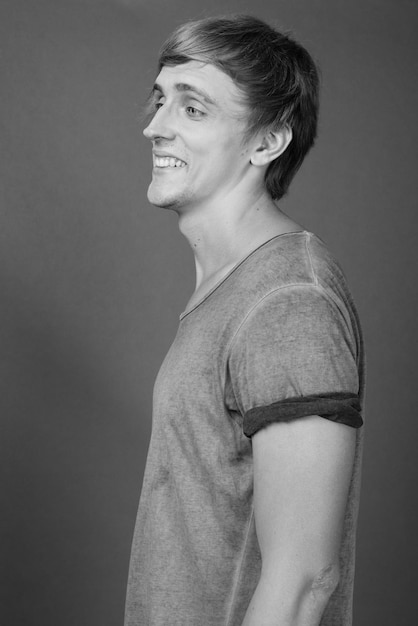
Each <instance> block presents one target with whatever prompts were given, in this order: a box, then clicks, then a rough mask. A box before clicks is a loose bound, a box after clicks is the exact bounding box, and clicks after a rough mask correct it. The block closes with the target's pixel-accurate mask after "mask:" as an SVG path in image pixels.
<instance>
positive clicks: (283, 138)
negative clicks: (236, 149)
mask: <svg viewBox="0 0 418 626" xmlns="http://www.w3.org/2000/svg"><path fill="white" fill-rule="evenodd" d="M291 141H292V129H291V128H290V127H289V126H283V127H282V128H280V129H279V130H277V131H273V130H271V131H268V133H266V134H265V135H263V136H262V138H261V142H260V144H259V145H258V147H257V148H256V149H255V150H254V152H253V154H252V155H251V159H250V160H251V163H252V164H253V165H257V166H259V167H260V166H263V165H268V164H269V163H271V162H272V161H274V160H275V159H277V157H279V156H280V155H281V154H283V152H284V151H285V150H286V148H287V146H288V145H289V143H290V142H291Z"/></svg>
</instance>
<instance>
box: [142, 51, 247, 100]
mask: <svg viewBox="0 0 418 626" xmlns="http://www.w3.org/2000/svg"><path fill="white" fill-rule="evenodd" d="M154 90H158V91H161V92H163V93H165V92H167V91H168V90H174V91H176V92H179V93H180V92H195V93H196V94H198V95H200V97H202V98H203V99H204V100H206V101H207V103H208V104H212V105H217V106H221V105H222V104H223V103H224V102H226V101H228V100H229V101H230V100H231V99H232V100H233V101H235V102H236V103H237V104H239V103H242V92H241V91H240V89H239V88H238V87H237V86H236V85H235V83H234V81H233V80H232V78H230V77H229V76H228V75H227V74H226V73H225V72H223V71H222V70H220V69H218V68H217V67H216V66H215V65H212V64H210V63H203V62H201V61H189V62H188V63H183V64H181V65H164V66H163V67H162V68H161V71H160V73H159V74H158V76H157V78H156V81H155V85H154Z"/></svg>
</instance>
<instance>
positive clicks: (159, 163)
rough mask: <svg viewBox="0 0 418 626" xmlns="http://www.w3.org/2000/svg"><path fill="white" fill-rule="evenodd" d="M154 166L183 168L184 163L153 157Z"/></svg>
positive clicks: (178, 160) (169, 158)
mask: <svg viewBox="0 0 418 626" xmlns="http://www.w3.org/2000/svg"><path fill="white" fill-rule="evenodd" d="M154 164H155V166H156V167H185V165H186V163H185V162H184V161H180V159H176V158H174V157H158V156H154Z"/></svg>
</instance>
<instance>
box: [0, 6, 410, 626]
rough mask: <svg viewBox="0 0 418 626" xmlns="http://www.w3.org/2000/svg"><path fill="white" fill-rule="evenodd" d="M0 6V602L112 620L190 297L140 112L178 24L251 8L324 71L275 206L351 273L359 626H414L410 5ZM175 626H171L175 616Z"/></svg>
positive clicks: (188, 270)
mask: <svg viewBox="0 0 418 626" xmlns="http://www.w3.org/2000/svg"><path fill="white" fill-rule="evenodd" d="M208 6H209V7H210V8H208V9H205V8H204V5H203V3H196V2H193V1H192V0H181V1H178V2H176V1H172V2H169V1H167V0H165V1H164V0H154V1H153V2H152V3H151V2H149V3H145V2H142V3H141V2H139V1H137V2H135V0H131V1H128V0H125V1H122V0H120V1H119V2H117V1H116V0H114V1H113V2H111V1H109V2H105V1H99V0H98V1H97V2H94V1H93V0H85V1H84V2H77V1H70V0H67V1H64V0H36V2H34V1H30V0H26V1H23V0H1V4H0V42H1V43H0V47H1V51H0V52H1V55H0V63H1V83H0V89H1V104H0V107H1V112H0V113H1V121H0V132H1V144H0V145H1V157H0V167H1V196H0V209H1V222H0V242H1V243H0V297H1V307H0V337H1V352H0V354H1V357H0V358H1V361H0V363H1V377H0V383H1V402H2V403H1V437H0V442H1V444H0V445H1V451H0V462H1V478H2V488H1V513H0V526H1V532H2V544H1V545H2V555H1V578H2V580H1V584H0V590H1V595H2V596H3V597H2V598H1V603H0V605H1V609H0V612H1V614H0V623H1V624H7V625H12V626H20V625H22V626H23V625H25V626H29V625H35V626H37V625H42V626H57V625H59V626H83V625H88V626H118V625H121V624H122V619H123V617H122V615H123V604H124V594H125V585H126V575H127V568H128V560H129V550H130V541H131V536H132V531H133V525H134V519H135V513H136V508H137V503H138V497H139V491H140V486H141V479H142V471H143V466H144V459H145V454H146V449H147V443H148V438H149V432H150V405H151V391H152V384H153V380H154V377H155V374H156V371H157V368H158V366H159V364H160V362H161V359H162V358H163V356H164V353H165V351H166V349H167V347H168V346H169V344H170V341H171V339H172V337H173V334H174V332H175V329H176V326H177V319H178V315H179V313H180V312H181V311H182V309H183V307H184V305H185V301H186V300H187V298H188V296H189V295H190V293H191V290H192V289H193V263H192V256H191V253H190V252H189V250H188V246H187V244H186V242H185V241H184V240H183V239H182V237H181V235H179V234H178V232H177V224H176V217H175V215H173V214H171V213H170V214H169V213H166V212H164V211H161V210H159V209H156V208H153V207H151V206H149V205H148V204H147V202H146V199H145V193H146V188H147V184H148V181H149V179H150V171H151V165H150V164H151V159H150V149H149V146H148V145H147V142H146V141H145V140H144V139H143V138H142V134H141V127H142V122H141V120H140V107H141V104H142V102H143V100H144V97H145V94H146V93H147V90H148V88H149V86H150V84H151V82H152V80H153V78H154V67H155V59H156V54H157V50H158V47H159V45H160V44H161V42H162V41H163V39H164V38H165V37H166V36H167V35H168V33H169V32H170V31H171V30H172V29H173V28H174V27H175V26H176V25H177V24H178V23H180V22H182V21H184V20H185V19H187V18H190V17H196V16H200V15H204V14H212V13H213V14H216V13H219V12H234V11H240V12H246V11H247V12H251V11H253V12H255V13H256V14H257V15H259V16H260V17H262V18H265V19H267V20H269V21H274V22H275V23H276V24H277V25H281V26H282V27H283V28H285V29H291V30H292V31H293V32H294V34H295V36H296V37H297V38H299V39H300V40H301V41H302V42H304V43H305V45H306V46H307V47H308V48H309V49H310V51H311V52H312V53H313V55H314V56H315V58H316V59H317V60H318V61H319V63H320V66H321V68H322V75H323V94H322V114H321V128H320V138H319V140H318V143H317V146H316V148H315V149H314V151H313V152H312V153H311V154H310V156H309V158H308V160H307V161H306V163H305V164H304V166H303V168H302V170H301V172H300V174H299V176H298V177H297V179H296V181H295V182H294V184H293V186H292V188H291V193H290V195H289V197H288V198H287V199H286V200H285V202H284V203H283V207H284V208H285V209H286V210H287V211H288V212H289V213H290V214H291V215H292V216H294V217H295V219H296V220H299V221H300V222H302V224H304V225H305V227H307V228H309V229H311V230H313V231H314V232H316V233H317V234H318V235H320V236H321V237H322V238H323V239H325V240H326V241H327V242H328V244H329V246H330V247H331V249H332V250H333V251H334V252H335V253H336V254H337V256H338V257H339V259H340V261H341V262H342V265H343V266H344V268H345V271H346V274H347V275H348V278H349V281H350V284H351V287H352V291H353V294H354V297H355V299H356V301H357V304H358V308H359V311H360V314H361V317H362V321H363V325H364V330H365V334H366V339H367V345H368V370H369V371H368V398H367V399H368V411H367V421H368V426H367V441H366V450H365V462H364V480H363V494H362V507H361V516H360V524H359V542H358V566H357V583H356V595H355V625H356V626H371V625H372V626H374V625H379V626H393V625H396V626H404V625H411V626H412V625H413V624H415V623H416V621H415V620H416V608H415V607H416V599H415V595H414V592H415V589H416V583H417V580H416V576H415V572H416V563H417V556H418V555H417V541H416V528H417V524H418V519H417V507H416V491H417V488H416V477H417V467H416V462H415V459H416V453H415V448H416V436H417V428H416V415H415V413H416V409H415V406H416V402H415V397H414V396H415V394H414V392H415V388H416V386H417V380H416V373H415V370H416V361H417V354H416V325H413V322H415V319H416V314H417V307H416V304H417V295H416V294H417V288H416V272H415V269H416V252H415V251H416V241H417V217H416V206H415V204H416V202H415V197H416V194H415V191H416V184H415V183H416V178H417V174H416V165H417V163H416V158H415V148H416V145H417V139H418V138H417V122H416V117H417V111H418V98H417V95H418V93H417V83H416V77H417V70H418V68H417V54H416V52H417V37H416V32H417V26H418V4H417V3H416V1H415V0H411V1H408V0H386V1H385V0H380V1H377V0H375V1H374V0H354V1H353V0H351V1H350V2H348V0H347V1H346V2H342V1H337V0H300V1H296V0H294V1H291V0H287V1H286V0H283V1H280V0H277V1H273V0H258V1H257V2H256V3H255V2H250V1H245V0H242V1H240V0H236V1H232V0H230V1H228V0H227V1H225V0H224V1H221V0H211V2H210V3H209V2H208ZM168 626H169V625H168Z"/></svg>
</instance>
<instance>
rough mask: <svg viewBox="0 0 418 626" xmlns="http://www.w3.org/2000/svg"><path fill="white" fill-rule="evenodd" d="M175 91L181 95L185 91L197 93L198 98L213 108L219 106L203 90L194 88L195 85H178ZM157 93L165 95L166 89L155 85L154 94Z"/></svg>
mask: <svg viewBox="0 0 418 626" xmlns="http://www.w3.org/2000/svg"><path fill="white" fill-rule="evenodd" d="M174 89H175V90H176V91H178V92H179V93H183V92H185V91H188V92H191V93H195V94H196V95H197V96H200V98H202V99H203V100H204V101H205V102H206V103H207V104H210V105H212V106H217V105H218V103H217V102H216V100H214V99H213V98H211V97H210V95H209V94H208V93H207V92H206V91H204V90H203V89H199V88H198V87H194V86H193V85H188V84H187V83H176V84H175V85H174ZM156 91H159V92H160V93H162V94H164V89H163V88H162V87H161V85H159V84H158V83H155V85H154V86H153V88H152V93H153V94H155V92H156Z"/></svg>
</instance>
